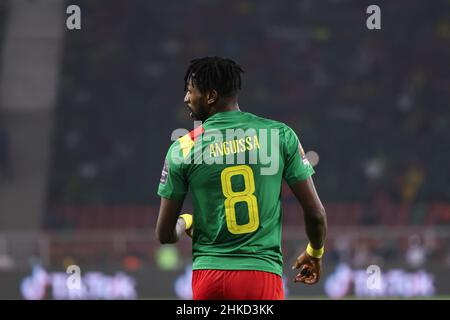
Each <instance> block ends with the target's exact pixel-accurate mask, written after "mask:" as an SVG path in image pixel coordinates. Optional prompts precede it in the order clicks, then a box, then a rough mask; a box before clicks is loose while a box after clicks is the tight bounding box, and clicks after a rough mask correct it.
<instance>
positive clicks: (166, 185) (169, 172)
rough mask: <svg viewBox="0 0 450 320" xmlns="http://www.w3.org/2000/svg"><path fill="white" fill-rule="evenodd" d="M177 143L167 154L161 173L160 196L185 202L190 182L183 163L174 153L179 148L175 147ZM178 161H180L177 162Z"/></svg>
mask: <svg viewBox="0 0 450 320" xmlns="http://www.w3.org/2000/svg"><path fill="white" fill-rule="evenodd" d="M177 143H178V142H175V143H174V144H173V145H172V146H171V147H170V148H169V152H167V155H166V159H165V161H164V166H163V169H162V172H161V179H160V181H159V186H158V195H159V196H161V197H163V198H167V199H173V200H184V198H185V197H186V193H187V191H188V182H187V179H186V177H185V174H184V172H183V163H182V162H181V161H179V159H180V158H179V157H177V156H178V155H177V154H174V152H177V150H178V151H179V148H176V147H174V146H175V145H176V144H177ZM177 160H178V161H177Z"/></svg>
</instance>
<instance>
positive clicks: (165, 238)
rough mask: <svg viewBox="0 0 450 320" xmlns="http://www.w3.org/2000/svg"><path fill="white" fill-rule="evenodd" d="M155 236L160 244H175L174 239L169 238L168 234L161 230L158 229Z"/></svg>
mask: <svg viewBox="0 0 450 320" xmlns="http://www.w3.org/2000/svg"><path fill="white" fill-rule="evenodd" d="M155 236H156V239H158V241H159V243H160V244H169V243H173V241H172V239H170V237H168V236H167V233H164V232H161V230H160V229H159V228H156V230H155Z"/></svg>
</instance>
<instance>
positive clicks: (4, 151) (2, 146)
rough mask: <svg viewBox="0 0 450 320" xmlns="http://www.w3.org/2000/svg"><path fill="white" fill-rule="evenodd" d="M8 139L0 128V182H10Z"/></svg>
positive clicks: (4, 131) (6, 134)
mask: <svg viewBox="0 0 450 320" xmlns="http://www.w3.org/2000/svg"><path fill="white" fill-rule="evenodd" d="M10 157H11V154H10V139H9V135H8V133H7V132H6V130H5V129H3V128H2V127H1V126H0V182H1V181H2V180H5V181H8V182H11V181H12V167H11V158H10Z"/></svg>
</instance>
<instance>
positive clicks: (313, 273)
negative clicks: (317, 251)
mask: <svg viewBox="0 0 450 320" xmlns="http://www.w3.org/2000/svg"><path fill="white" fill-rule="evenodd" d="M292 269H300V272H299V273H298V274H297V276H296V277H295V279H294V282H303V283H306V284H309V285H311V284H315V283H317V282H319V280H320V272H321V270H322V259H318V258H314V257H311V256H310V255H309V254H307V253H306V251H305V252H303V253H302V254H301V255H300V256H298V258H297V260H296V261H295V263H294V265H293V266H292Z"/></svg>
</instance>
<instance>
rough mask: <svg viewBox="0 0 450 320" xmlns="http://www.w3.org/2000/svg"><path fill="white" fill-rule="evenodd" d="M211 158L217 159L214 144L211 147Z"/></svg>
mask: <svg viewBox="0 0 450 320" xmlns="http://www.w3.org/2000/svg"><path fill="white" fill-rule="evenodd" d="M209 156H210V157H211V158H215V157H216V151H215V150H214V145H213V144H212V143H211V144H210V145H209Z"/></svg>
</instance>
